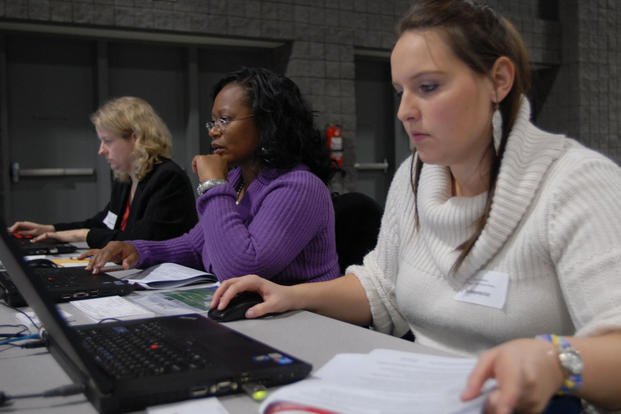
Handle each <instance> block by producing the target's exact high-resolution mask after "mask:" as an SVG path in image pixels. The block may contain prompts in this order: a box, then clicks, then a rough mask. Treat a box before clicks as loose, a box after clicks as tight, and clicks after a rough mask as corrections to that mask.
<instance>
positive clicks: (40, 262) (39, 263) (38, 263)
mask: <svg viewBox="0 0 621 414" xmlns="http://www.w3.org/2000/svg"><path fill="white" fill-rule="evenodd" d="M26 264H27V265H28V266H30V267H58V265H57V264H56V263H54V262H53V261H51V260H49V259H33V260H28V261H27V262H26Z"/></svg>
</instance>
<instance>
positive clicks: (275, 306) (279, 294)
mask: <svg viewBox="0 0 621 414" xmlns="http://www.w3.org/2000/svg"><path fill="white" fill-rule="evenodd" d="M248 290H249V291H253V292H257V293H259V294H260V295H261V296H262V297H263V302H262V303H259V304H257V305H254V306H253V307H251V308H250V309H248V311H247V312H246V317H247V318H258V317H261V316H263V315H266V314H268V313H280V312H285V311H289V310H295V309H301V308H300V307H299V304H300V302H299V301H296V300H295V299H294V293H295V289H294V286H282V285H278V284H276V283H274V282H271V281H269V280H267V279H263V278H262V277H259V276H257V275H247V276H242V277H236V278H232V279H227V280H225V281H224V282H222V283H221V284H220V287H219V288H218V289H217V290H216V291H215V292H214V294H213V298H212V299H211V304H210V305H209V307H210V308H211V309H214V308H218V309H225V308H226V307H227V306H228V304H229V302H230V301H231V299H233V298H234V297H235V296H236V295H237V294H238V293H241V292H244V291H248ZM296 305H297V306H296Z"/></svg>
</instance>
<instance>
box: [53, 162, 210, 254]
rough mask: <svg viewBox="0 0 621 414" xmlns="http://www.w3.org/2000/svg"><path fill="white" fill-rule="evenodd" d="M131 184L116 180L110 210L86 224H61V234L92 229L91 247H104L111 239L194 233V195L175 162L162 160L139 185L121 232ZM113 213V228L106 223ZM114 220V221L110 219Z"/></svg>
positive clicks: (107, 208) (108, 208) (159, 237)
mask: <svg viewBox="0 0 621 414" xmlns="http://www.w3.org/2000/svg"><path fill="white" fill-rule="evenodd" d="M130 189H131V183H129V182H127V183H121V182H118V181H116V180H115V181H114V182H113V184H112V195H111V197H110V202H109V203H108V205H107V206H106V208H105V209H104V210H102V211H100V212H99V213H97V214H95V215H94V216H93V217H91V218H89V219H86V220H84V221H75V222H71V223H57V224H54V227H55V228H56V230H57V231H62V230H71V229H84V228H86V229H90V231H89V232H88V236H87V238H86V242H87V243H88V245H89V247H93V248H99V247H103V246H105V245H106V243H108V242H109V241H110V240H136V239H143V240H164V239H170V238H172V237H176V236H179V235H181V234H183V233H185V232H186V231H188V230H190V229H191V228H192V227H194V225H195V224H196V222H197V221H198V216H197V214H196V207H195V199H194V192H193V191H192V185H191V184H190V179H189V178H188V176H187V174H186V173H185V172H184V171H183V170H182V169H181V168H180V167H179V166H178V165H177V164H175V162H174V161H172V160H169V159H166V158H164V159H162V161H161V162H159V163H157V164H155V165H154V166H153V170H151V172H150V173H149V174H147V176H146V177H144V178H143V179H142V180H140V182H139V183H138V187H137V188H136V194H134V200H133V202H132V204H131V209H130V213H129V217H128V219H127V225H126V226H125V231H122V230H121V229H120V226H121V221H122V220H123V217H122V215H123V212H124V211H125V206H126V204H127V199H128V197H129V192H130ZM109 212H110V213H113V214H114V215H116V220H115V221H114V223H109V224H111V225H112V224H113V229H110V228H108V226H106V224H105V223H104V220H105V219H106V217H114V216H112V215H110V216H109ZM108 221H110V220H108Z"/></svg>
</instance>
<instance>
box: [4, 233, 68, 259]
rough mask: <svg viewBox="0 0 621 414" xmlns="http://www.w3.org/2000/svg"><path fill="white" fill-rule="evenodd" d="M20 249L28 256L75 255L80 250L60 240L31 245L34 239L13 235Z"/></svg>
mask: <svg viewBox="0 0 621 414" xmlns="http://www.w3.org/2000/svg"><path fill="white" fill-rule="evenodd" d="M13 237H14V238H15V240H16V241H17V244H18V245H19V247H20V249H21V250H22V251H23V252H24V255H26V256H34V255H40V254H45V255H48V254H63V253H73V252H75V251H76V250H77V249H78V248H77V247H76V246H75V245H73V244H71V243H65V242H61V241H58V240H53V239H51V240H46V241H42V242H37V243H31V240H32V237H24V236H17V235H13Z"/></svg>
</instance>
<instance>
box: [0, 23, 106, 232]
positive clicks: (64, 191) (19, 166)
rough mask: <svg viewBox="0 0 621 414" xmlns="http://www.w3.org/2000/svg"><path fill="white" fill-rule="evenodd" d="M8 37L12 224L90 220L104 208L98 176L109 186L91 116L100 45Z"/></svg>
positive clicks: (8, 215) (6, 138) (7, 137)
mask: <svg viewBox="0 0 621 414" xmlns="http://www.w3.org/2000/svg"><path fill="white" fill-rule="evenodd" d="M4 40H5V42H4V48H3V52H4V59H5V62H6V65H5V73H4V76H5V79H6V85H7V88H6V91H5V92H4V93H5V96H4V97H3V101H4V102H6V107H5V108H4V109H3V110H4V111H6V112H5V114H4V115H5V116H4V117H3V119H5V120H6V124H7V125H4V128H3V131H5V132H4V134H6V135H5V136H3V137H2V139H3V140H4V142H8V145H6V144H5V146H4V147H5V148H6V147H8V157H6V158H5V160H8V163H9V164H10V169H11V177H10V181H9V183H10V184H9V186H10V189H9V194H8V200H7V202H6V203H5V206H6V210H7V211H6V212H5V214H6V221H7V222H8V223H10V222H12V221H13V220H16V219H30V220H34V221H39V222H43V223H51V222H55V221H63V220H72V219H77V218H82V217H85V214H87V213H93V212H94V211H95V210H96V209H97V208H100V207H102V205H101V204H102V202H103V200H101V199H100V198H99V197H98V194H99V191H98V189H97V186H98V182H97V178H99V179H102V178H103V179H104V180H106V179H107V180H108V181H109V176H108V177H97V174H96V171H97V169H98V164H100V163H101V161H99V160H98V156H97V148H98V140H97V137H96V135H95V132H94V129H93V128H92V126H91V124H90V122H89V119H88V118H89V115H90V113H91V112H92V111H93V109H94V106H95V96H94V89H93V87H94V67H93V54H94V47H95V46H94V43H93V42H89V41H86V40H71V39H67V38H62V37H57V38H54V37H44V36H40V35H32V36H28V35H6V36H5V37H4ZM106 168H107V167H106ZM104 185H105V184H104ZM5 194H6V193H5Z"/></svg>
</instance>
